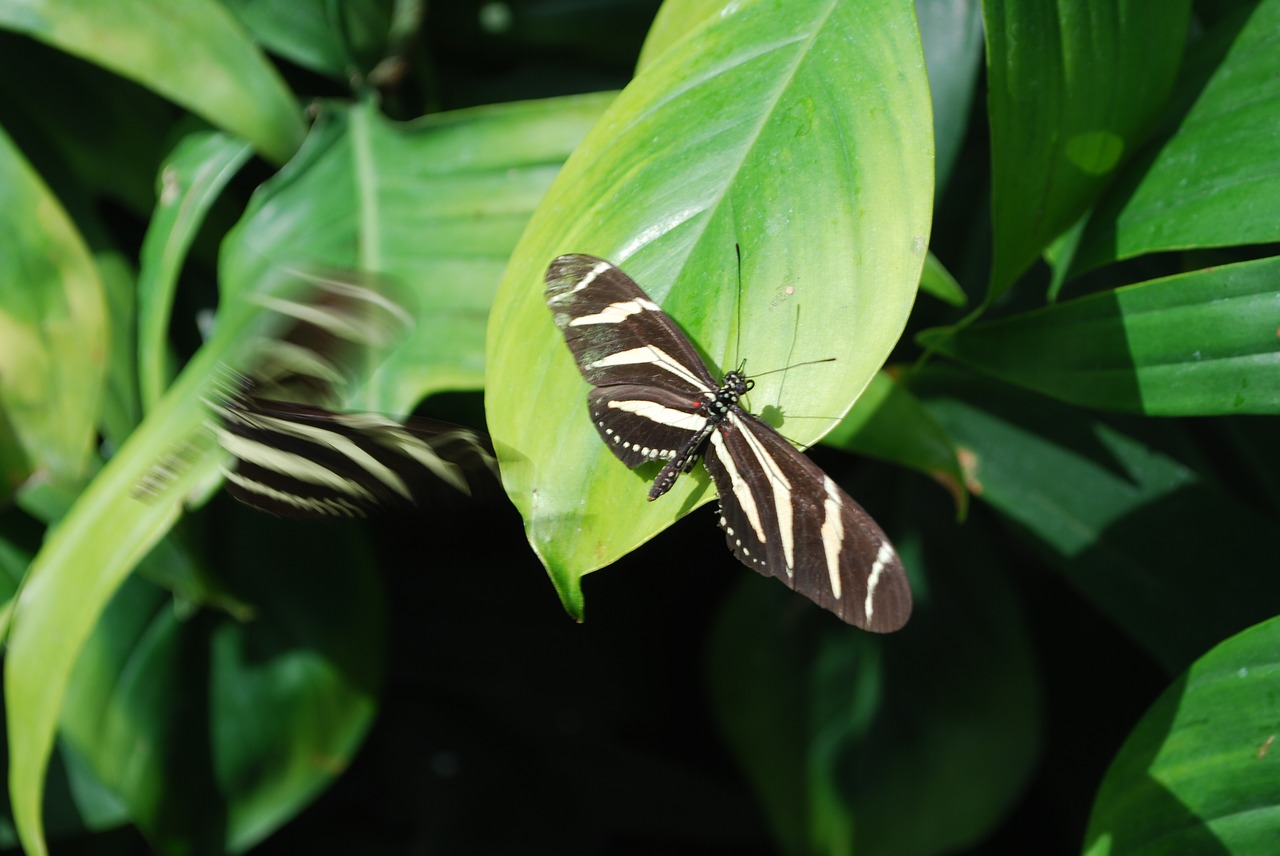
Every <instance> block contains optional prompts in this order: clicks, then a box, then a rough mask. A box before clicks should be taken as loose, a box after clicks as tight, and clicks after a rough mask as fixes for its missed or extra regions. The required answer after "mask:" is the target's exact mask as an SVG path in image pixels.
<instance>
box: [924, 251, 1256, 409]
mask: <svg viewBox="0 0 1280 856" xmlns="http://www.w3.org/2000/svg"><path fill="white" fill-rule="evenodd" d="M1277 331H1280V258H1269V259H1261V260H1259V261H1253V262H1244V263H1241V264H1235V265H1224V266H1222V267H1213V268H1208V269H1207V270H1202V271H1195V272H1192V273H1188V274H1183V275H1181V276H1173V277H1168V278H1167V279H1159V280H1154V281H1152V282H1145V283H1141V284H1138V285H1132V286H1129V287H1127V288H1119V289H1116V290H1115V291H1108V292H1103V293H1101V294H1095V295H1090V296H1089V297H1083V298H1080V299H1078V300H1072V301H1068V302H1066V303H1060V304H1057V305H1055V306H1049V307H1047V308H1044V309H1039V310H1036V311H1033V312H1026V313H1023V314H1021V315H1015V316H1012V317H1010V318H1003V319H1001V320H999V321H992V322H989V323H985V324H976V325H974V326H971V327H966V328H964V329H961V330H959V331H958V332H955V333H954V334H953V333H952V331H949V330H929V331H925V332H924V333H922V334H921V335H920V341H921V343H922V344H924V345H925V346H926V347H929V348H933V349H935V350H937V351H938V352H939V353H943V354H946V355H948V356H950V357H952V358H954V359H957V360H959V361H961V362H963V363H965V364H966V365H969V366H971V367H973V368H976V369H978V370H979V371H983V372H986V373H988V374H992V375H994V376H996V377H999V378H1001V379H1003V380H1007V381H1011V382H1013V383H1017V384H1020V385H1022V386H1025V387H1028V388H1030V389H1034V390H1036V391H1038V392H1043V393H1045V394H1046V395H1052V396H1054V397H1055V398H1060V399H1062V400H1064V401H1069V402H1071V403H1072V404H1080V405H1084V406H1087V407H1101V408H1106V409H1111V410H1122V411H1129V412H1136V413H1146V414H1149V415H1158V416H1179V415H1181V416H1210V415H1221V414H1230V413H1280V333H1278V332H1277Z"/></svg>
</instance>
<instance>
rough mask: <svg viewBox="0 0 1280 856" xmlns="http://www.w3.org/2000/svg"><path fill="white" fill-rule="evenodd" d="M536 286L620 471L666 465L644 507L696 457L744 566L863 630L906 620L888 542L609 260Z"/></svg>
mask: <svg viewBox="0 0 1280 856" xmlns="http://www.w3.org/2000/svg"><path fill="white" fill-rule="evenodd" d="M546 278H547V293H546V298H547V305H548V307H549V308H550V309H551V312H552V314H553V317H554V318H555V322H556V325H557V326H559V327H560V329H561V331H563V333H564V337H565V341H566V342H567V343H568V345H569V349H570V350H571V351H572V352H573V355H574V358H575V359H576V360H577V363H578V368H579V370H580V371H581V372H582V375H583V377H585V378H586V379H587V381H588V382H589V383H591V384H592V385H593V386H594V387H595V388H594V389H592V390H591V392H590V393H589V395H588V399H587V401H588V408H589V410H590V413H591V419H592V422H593V423H594V424H595V426H596V429H597V430H598V431H599V432H600V436H601V437H602V438H603V440H604V442H605V444H606V445H607V446H608V447H609V448H610V449H611V450H613V453H614V454H615V455H616V456H617V457H618V458H619V459H620V460H622V462H623V463H625V464H627V466H631V467H635V466H639V465H640V464H643V463H645V462H647V461H652V460H666V461H669V463H668V464H667V466H666V467H665V468H663V470H662V472H661V473H659V475H658V477H657V479H656V480H655V482H654V485H653V488H652V489H651V490H650V493H649V498H650V499H656V498H657V497H659V496H661V495H662V494H663V493H665V492H666V490H667V488H669V487H670V486H671V483H672V482H674V481H675V479H676V478H677V477H678V476H679V475H680V473H681V472H684V471H685V470H686V469H687V468H688V467H689V466H692V464H693V463H694V462H695V461H696V459H697V457H698V455H700V454H701V455H703V456H704V461H705V463H706V466H707V470H708V472H709V473H710V475H711V479H712V481H713V482H714V484H715V486H716V490H717V491H718V493H719V495H720V506H721V510H720V525H721V527H722V528H723V529H724V530H725V536H726V538H727V539H728V542H729V548H730V550H732V551H733V554H734V555H735V556H736V557H737V558H738V559H739V560H740V561H742V562H743V563H744V564H746V565H747V566H748V567H751V568H754V569H755V570H757V571H760V572H761V573H763V574H766V575H769V576H775V577H778V578H779V579H781V580H783V581H784V582H785V583H787V585H789V586H791V587H792V588H793V589H795V590H796V591H798V592H800V593H801V594H804V595H805V596H806V597H808V598H810V599H811V600H813V601H814V602H816V603H817V604H819V605H820V606H822V607H824V608H825V609H828V610H830V611H831V612H833V613H835V614H836V615H838V616H840V617H841V618H842V619H844V620H845V621H847V622H849V623H851V624H854V625H857V626H858V627H862V628H864V629H866V630H872V631H875V632H888V631H891V630H897V629H898V628H899V627H901V626H902V625H903V624H905V623H906V621H907V618H908V617H909V616H910V613H911V590H910V586H909V585H908V582H907V577H906V574H905V572H904V570H903V567H902V562H901V560H900V559H899V558H898V555H897V553H896V552H895V551H894V549H893V547H892V545H890V543H889V541H888V539H887V538H886V537H885V535H884V533H883V532H882V531H881V530H880V527H879V526H877V525H876V523H875V521H874V520H872V519H871V517H870V516H869V515H868V514H867V513H866V512H865V511H863V510H862V508H860V507H859V506H858V504H857V503H856V502H854V501H853V500H852V499H851V498H850V497H849V495H848V494H846V493H845V492H844V491H843V490H841V489H840V488H839V487H838V486H836V484H835V482H833V481H832V480H831V479H830V478H829V477H828V476H827V475H826V474H825V473H823V472H822V470H820V469H819V468H818V467H817V466H816V465H815V464H813V463H812V462H811V461H810V460H809V459H808V458H806V457H805V456H804V455H803V454H801V453H800V452H798V451H797V450H796V449H795V448H793V447H792V446H791V445H790V444H789V443H788V442H787V441H786V440H785V439H783V438H782V436H781V435H779V434H778V433H777V432H776V431H774V430H773V428H771V427H770V426H769V425H767V424H766V423H764V422H763V421H761V420H760V419H759V418H757V417H755V416H753V415H751V414H750V413H747V412H746V411H745V410H743V409H742V408H741V407H739V406H738V403H737V402H738V398H739V396H740V395H742V394H743V393H744V392H745V391H746V390H748V389H750V384H749V381H747V380H746V379H745V378H743V377H742V376H741V374H739V373H737V372H730V373H729V374H728V375H727V376H726V377H725V380H724V382H723V383H720V384H717V383H716V381H715V379H714V377H713V376H712V374H711V372H710V370H709V369H708V368H707V366H706V365H705V363H704V362H703V361H702V358H701V357H700V356H699V355H698V352H697V349H696V348H694V346H693V343H692V342H691V341H689V339H688V337H687V336H685V334H684V333H683V331H681V330H680V328H679V327H677V326H676V324H675V322H674V321H672V320H671V318H670V317H668V316H667V314H666V313H665V312H663V311H662V309H661V308H660V307H659V306H658V305H657V304H655V303H654V302H653V301H651V300H650V299H649V298H648V296H647V295H646V294H645V293H644V291H642V290H641V289H640V287H639V286H638V285H636V284H635V282H633V281H632V280H631V278H630V277H629V276H627V275H626V274H625V273H623V272H622V271H621V270H619V269H618V268H617V267H615V266H614V265H612V264H610V263H609V262H607V261H604V260H602V259H598V258H595V257H594V256H587V255H580V254H575V255H566V256H560V257H559V258H558V259H556V260H555V261H554V262H552V263H551V266H550V267H549V268H548V269H547V277H546Z"/></svg>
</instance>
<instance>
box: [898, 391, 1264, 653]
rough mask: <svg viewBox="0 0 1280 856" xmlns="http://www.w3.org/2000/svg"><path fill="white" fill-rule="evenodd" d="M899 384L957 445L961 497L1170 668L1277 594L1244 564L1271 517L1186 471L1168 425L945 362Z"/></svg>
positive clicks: (1245, 621) (1192, 457)
mask: <svg viewBox="0 0 1280 856" xmlns="http://www.w3.org/2000/svg"><path fill="white" fill-rule="evenodd" d="M911 388H912V390H913V391H914V392H915V393H916V394H917V395H918V396H920V398H921V399H922V400H923V401H924V402H925V405H926V406H927V407H928V408H929V410H930V412H931V413H932V414H933V416H934V418H935V419H937V421H938V422H939V423H940V424H941V425H942V427H943V428H944V429H945V430H946V431H947V432H948V433H949V434H950V435H951V437H952V438H953V440H954V442H955V443H956V444H957V445H958V446H960V447H961V450H962V460H963V461H965V462H966V464H967V479H966V482H967V484H968V485H969V488H970V490H971V491H972V493H973V495H974V496H975V497H976V498H977V499H979V500H981V501H983V502H985V503H987V504H988V505H990V506H991V507H993V508H995V509H996V510H997V511H999V512H1000V513H1001V514H1002V515H1004V516H1005V517H1006V518H1008V519H1009V520H1010V521H1012V522H1013V523H1014V524H1015V525H1016V526H1018V527H1019V528H1021V529H1023V530H1024V531H1026V532H1027V533H1029V534H1030V535H1031V536H1032V537H1033V538H1034V539H1035V541H1036V542H1037V543H1038V544H1040V545H1042V546H1043V547H1044V548H1045V549H1046V550H1047V552H1048V554H1049V556H1050V558H1051V559H1052V560H1053V562H1054V564H1056V565H1057V567H1058V568H1059V569H1060V571H1061V572H1062V574H1063V575H1064V577H1065V578H1066V579H1067V580H1068V582H1070V583H1071V584H1072V585H1073V586H1075V587H1076V588H1077V589H1078V590H1079V591H1080V592H1081V593H1082V594H1084V596H1085V597H1086V598H1087V599H1088V600H1089V601H1091V602H1092V603H1093V604H1094V605H1095V606H1096V607H1097V608H1098V609H1099V610H1100V611H1101V612H1102V613H1104V614H1106V615H1108V616H1109V617H1110V618H1111V619H1112V620H1113V621H1114V622H1115V623H1116V624H1117V625H1119V626H1120V627H1122V628H1123V629H1124V630H1125V631H1126V632H1127V633H1128V634H1129V635H1130V636H1131V637H1133V639H1134V640H1136V641H1137V642H1138V644H1139V645H1141V646H1142V647H1143V648H1144V649H1145V650H1146V651H1147V652H1148V653H1150V654H1151V656H1152V657H1154V658H1155V659H1156V661H1157V662H1159V663H1161V664H1162V665H1163V666H1164V667H1165V669H1166V670H1168V671H1169V673H1170V674H1176V673H1177V672H1178V671H1180V670H1182V669H1185V668H1186V667H1187V665H1188V664H1189V663H1191V662H1192V661H1193V660H1194V659H1195V658H1196V657H1198V656H1200V655H1201V654H1203V653H1204V652H1205V651H1207V650H1208V649H1209V648H1210V647H1212V646H1213V645H1214V644H1215V643H1217V642H1218V641H1219V640H1221V639H1222V638H1224V637H1225V636H1228V635H1230V634H1232V633H1235V632H1238V631H1239V630H1240V629H1241V628H1243V627H1247V626H1249V625H1250V624H1252V623H1255V622H1257V621H1260V620H1262V619H1264V618H1267V617H1269V616H1270V615H1271V614H1272V613H1273V612H1274V605H1275V604H1276V603H1280V578H1278V577H1277V576H1276V575H1274V574H1272V575H1266V574H1264V575H1259V574H1258V573H1257V569H1258V568H1259V567H1271V565H1272V564H1273V563H1274V556H1275V543H1276V539H1277V537H1280V525H1277V524H1276V523H1275V521H1274V520H1272V519H1270V518H1268V517H1266V516H1264V515H1263V514H1261V513H1259V512H1258V511H1256V510H1255V509H1254V508H1252V507H1250V506H1248V505H1246V504H1244V502H1242V501H1241V500H1240V499H1238V498H1236V497H1235V496H1233V495H1232V494H1229V493H1227V492H1225V491H1224V490H1223V489H1222V488H1221V487H1219V486H1218V484H1217V483H1216V482H1215V480H1214V479H1213V478H1212V477H1210V476H1209V475H1206V474H1202V473H1199V472H1197V471H1196V470H1195V469H1194V468H1193V467H1192V465H1191V463H1190V462H1195V461H1196V460H1197V459H1198V457H1199V455H1198V454H1197V453H1196V452H1195V451H1194V450H1193V449H1191V448H1188V442H1189V441H1188V440H1187V438H1186V436H1185V435H1184V434H1183V433H1182V432H1181V431H1180V430H1179V427H1178V426H1177V424H1176V423H1171V422H1152V421H1140V420H1133V419H1124V418H1118V417H1112V418H1106V419H1103V418H1100V417H1096V416H1093V415H1091V414H1088V413H1086V412H1083V411H1080V410H1077V409H1073V408H1070V407H1066V406H1064V405H1061V404H1058V403H1057V402H1054V401H1052V400H1050V399H1045V398H1041V397H1039V396H1035V395H1032V394H1030V393H1022V392H1018V391H1016V390H1013V389H1010V388H1009V387H1007V386H1004V385H1002V384H996V383H993V382H991V381H988V380H984V379H981V378H977V377H973V376H968V375H965V374H963V373H961V372H959V371H956V370H943V369H940V368H933V369H930V370H928V371H926V372H924V373H921V374H918V375H916V376H914V377H913V378H912V383H911ZM1206 568H1209V569H1212V578H1213V584H1212V585H1205V573H1206V570H1205V569H1206Z"/></svg>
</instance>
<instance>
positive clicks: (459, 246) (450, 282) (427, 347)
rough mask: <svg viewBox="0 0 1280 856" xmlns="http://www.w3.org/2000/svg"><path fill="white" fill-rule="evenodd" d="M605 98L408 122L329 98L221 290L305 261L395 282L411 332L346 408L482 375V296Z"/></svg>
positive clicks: (249, 228) (255, 216) (261, 207)
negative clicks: (411, 320) (412, 319)
mask: <svg viewBox="0 0 1280 856" xmlns="http://www.w3.org/2000/svg"><path fill="white" fill-rule="evenodd" d="M611 99H612V96H610V95H607V94H606V95H587V96H575V97H570V98H553V99H547V100H544V101H528V102H521V103H517V104H506V105H499V106H496V107H481V108H474V109H470V110H460V111H456V112H451V113H440V114H436V115H433V116H429V117H426V118H424V119H422V120H419V121H417V122H414V123H412V124H398V123H394V122H391V121H388V120H387V119H385V118H383V117H381V116H379V115H378V114H377V113H375V112H374V111H373V110H372V108H371V106H369V105H362V106H357V107H355V108H353V109H348V108H345V107H342V106H340V105H332V106H330V107H329V108H327V109H326V110H325V112H324V114H323V115H322V116H321V118H320V120H319V124H318V125H317V127H316V129H315V131H314V133H313V134H312V136H311V137H310V138H309V139H308V141H307V144H306V146H304V147H303V149H302V151H301V152H300V153H299V155H298V158H297V160H295V161H294V162H293V163H291V164H290V165H289V168H288V169H287V170H285V171H282V172H281V173H280V175H279V176H277V177H276V178H275V179H272V180H271V181H268V182H266V183H265V184H264V185H263V186H262V188H260V189H259V191H258V192H257V193H256V194H255V195H254V198H253V201H252V203H251V204H250V206H249V209H248V211H247V212H246V213H245V216H244V218H243V219H242V220H241V222H240V223H239V224H238V225H237V226H236V228H235V230H233V231H232V233H231V234H230V235H229V236H228V238H227V242H226V244H225V245H224V250H223V259H222V271H223V276H224V278H223V285H224V289H226V290H225V291H224V294H225V295H226V296H234V293H235V289H236V288H237V287H239V286H238V284H239V283H242V282H249V283H251V282H255V281H257V280H258V279H259V278H260V277H261V276H263V275H264V274H265V272H267V271H269V270H271V269H273V268H278V267H279V266H280V265H281V264H297V263H298V262H299V261H300V260H302V261H305V262H308V263H312V264H323V265H328V266H331V267H334V268H339V269H341V268H347V269H361V270H368V271H374V272H377V273H380V274H387V275H390V276H392V277H394V278H396V279H398V280H399V281H400V282H401V283H402V284H403V285H404V286H405V290H406V291H408V292H410V294H411V296H412V297H414V298H416V301H415V302H416V305H413V306H410V307H409V308H410V310H411V311H412V312H413V313H414V314H415V315H416V316H417V321H416V323H415V324H414V328H413V332H412V335H411V336H410V338H409V340H408V341H407V342H405V343H404V345H403V346H402V347H401V348H400V349H399V350H398V351H397V352H396V353H395V354H394V355H392V356H391V358H390V359H389V360H388V361H387V362H386V363H385V364H384V365H383V366H382V367H381V368H380V369H379V371H378V372H377V374H376V375H375V377H374V379H373V380H372V381H371V382H370V383H369V384H368V385H367V386H366V388H365V390H364V393H363V394H362V396H361V398H360V399H359V400H357V401H355V402H353V407H358V408H361V409H367V410H373V411H379V412H387V413H404V412H405V411H407V410H410V409H412V408H413V406H414V405H415V404H417V403H418V401H419V400H421V399H422V398H423V397H425V396H427V395H429V394H431V393H433V392H438V391H441V390H447V389H476V388H478V387H480V386H481V384H482V383H483V380H484V336H485V324H486V321H487V319H488V314H489V306H490V304H491V303H492V301H493V293H494V290H495V289H496V288H497V284H498V280H499V278H500V277H501V276H502V271H503V268H504V267H505V265H506V263H507V258H508V256H510V254H511V250H512V248H513V247H514V246H515V242H516V239H517V238H518V237H519V235H520V232H521V231H522V230H523V229H524V227H525V224H526V223H527V222H528V219H529V215H530V214H531V213H532V212H533V209H534V208H535V207H536V206H537V204H538V202H539V200H541V199H542V196H543V194H544V193H545V192H546V189H547V187H548V186H549V185H550V184H551V181H552V179H553V178H554V177H555V175H556V173H557V172H558V171H559V169H560V165H561V164H562V162H563V161H564V159H565V158H566V157H568V154H569V152H570V151H572V150H573V148H574V146H576V145H577V144H578V142H579V141H580V140H581V139H582V137H583V135H585V134H586V132H587V130H588V129H589V128H590V127H591V125H592V123H593V122H594V121H595V120H596V118H597V117H598V116H599V115H600V113H601V111H602V110H603V109H604V107H605V106H606V105H607V104H608V103H609V101H610V100H611Z"/></svg>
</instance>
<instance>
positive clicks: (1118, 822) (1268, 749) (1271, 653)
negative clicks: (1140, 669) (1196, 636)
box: [1084, 618, 1280, 856]
mask: <svg viewBox="0 0 1280 856" xmlns="http://www.w3.org/2000/svg"><path fill="white" fill-rule="evenodd" d="M1277 652H1280V618H1273V619H1271V620H1270V621H1267V622H1264V623H1262V624H1259V625H1257V626H1256V627H1252V628H1250V629H1248V630H1246V631H1244V632H1243V633H1240V634H1238V635H1236V636H1233V637H1232V638H1230V639H1227V640H1226V641H1225V642H1223V643H1221V644H1220V645H1218V646H1217V647H1215V648H1214V649H1213V650H1212V651H1210V652H1209V653H1207V654H1205V655H1204V656H1203V657H1201V658H1200V659H1198V660H1197V661H1196V662H1195V663H1194V664H1193V665H1192V666H1191V668H1190V669H1189V670H1188V671H1187V673H1186V674H1185V675H1183V676H1182V677H1180V678H1179V679H1178V680H1177V681H1176V682H1175V683H1174V684H1173V686H1171V687H1169V689H1168V690H1166V691H1165V692H1164V694H1163V695H1161V696H1160V698H1159V700H1157V701H1156V703H1155V704H1154V705H1152V707H1151V709H1150V710H1149V711H1147V713H1146V715H1145V716H1143V718H1142V721H1141V722H1139V723H1138V725H1137V727H1136V728H1134V730H1133V732H1132V733H1131V734H1130V735H1129V739H1128V740H1126V741H1125V744H1124V746H1123V747H1121V749H1120V752H1119V754H1117V755H1116V757H1115V760H1114V761H1113V762H1112V763H1111V768H1110V769H1109V770H1108V771H1107V775H1106V778H1105V779H1103V781H1102V787H1101V788H1100V789H1099V791H1098V797H1097V800H1096V801H1095V803H1094V806H1093V814H1092V816H1091V817H1090V818H1089V830H1088V832H1087V833H1086V834H1085V850H1084V852H1085V853H1086V854H1087V856H1112V854H1114V856H1121V854H1135V853H1140V854H1143V856H1179V854H1184V853H1205V854H1211V853H1222V854H1227V853H1260V854H1261V853H1271V852H1273V851H1274V850H1275V846H1276V842H1277V841H1280V763H1278V761H1280V759H1277V757H1276V752H1277V750H1280V747H1278V746H1277V745H1276V739H1277V734H1280V726H1278V725H1277V723H1280V656H1277Z"/></svg>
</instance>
